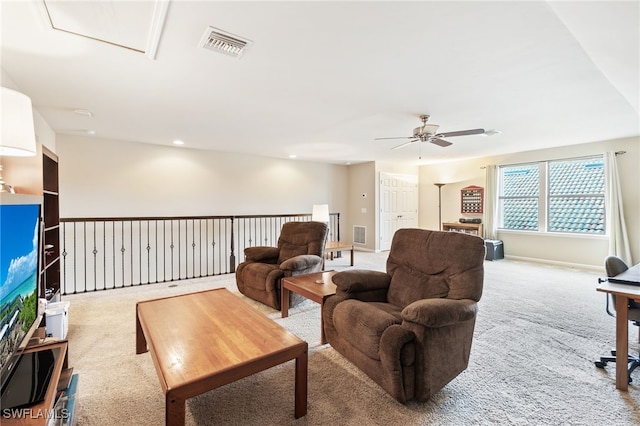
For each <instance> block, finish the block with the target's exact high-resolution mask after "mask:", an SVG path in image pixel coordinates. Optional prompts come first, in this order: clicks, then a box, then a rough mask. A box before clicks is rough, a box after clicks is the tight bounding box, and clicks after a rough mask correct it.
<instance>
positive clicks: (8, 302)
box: [0, 194, 41, 384]
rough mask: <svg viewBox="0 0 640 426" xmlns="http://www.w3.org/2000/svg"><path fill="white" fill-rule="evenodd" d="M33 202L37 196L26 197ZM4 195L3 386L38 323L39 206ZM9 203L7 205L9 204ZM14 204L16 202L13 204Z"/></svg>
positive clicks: (0, 276)
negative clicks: (22, 202) (17, 355)
mask: <svg viewBox="0 0 640 426" xmlns="http://www.w3.org/2000/svg"><path fill="white" fill-rule="evenodd" d="M25 197H26V199H30V200H33V198H37V197H27V196H25ZM20 200H23V198H20V197H16V196H11V197H8V196H6V195H5V194H3V196H2V203H1V204H0V379H1V382H2V384H4V382H5V380H6V379H7V376H8V375H10V373H11V369H12V368H13V367H14V363H15V362H16V359H17V357H16V354H18V353H19V352H20V351H21V349H24V347H25V346H26V343H27V342H28V339H29V338H30V337H31V334H32V333H33V330H35V328H37V326H38V325H39V323H40V315H39V312H38V282H39V255H40V237H41V225H40V204H36V203H29V204H21V203H20ZM8 202H10V203H8ZM16 202H17V203H16Z"/></svg>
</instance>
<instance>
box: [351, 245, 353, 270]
mask: <svg viewBox="0 0 640 426" xmlns="http://www.w3.org/2000/svg"><path fill="white" fill-rule="evenodd" d="M351 266H353V246H351Z"/></svg>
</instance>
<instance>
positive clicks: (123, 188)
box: [57, 135, 348, 226]
mask: <svg viewBox="0 0 640 426" xmlns="http://www.w3.org/2000/svg"><path fill="white" fill-rule="evenodd" d="M57 153H58V156H59V158H60V214H61V216H62V217H110V216H116V217H118V216H120V217H122V216H179V215H185V216H186V215H188V216H192V215H229V214H281V213H311V210H312V205H313V204H324V203H328V204H329V208H330V211H331V212H340V213H341V216H342V222H343V224H344V223H346V222H345V221H346V215H347V180H348V170H347V166H338V165H330V164H321V163H311V162H303V161H297V160H279V159H272V158H265V157H258V156H247V155H241V154H230V153H222V152H212V151H201V150H193V149H188V148H178V147H176V148H174V147H163V146H156V145H149V144H143V143H134V142H121V141H113V140H105V139H99V138H91V137H81V136H78V137H75V136H67V135H58V137H57ZM343 226H344V225H343Z"/></svg>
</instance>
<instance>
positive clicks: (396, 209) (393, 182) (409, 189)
mask: <svg viewBox="0 0 640 426" xmlns="http://www.w3.org/2000/svg"><path fill="white" fill-rule="evenodd" d="M417 226H418V176H414V175H399V174H393V173H380V250H389V249H390V248H391V239H392V238H393V234H395V232H396V231H397V230H398V229H400V228H415V227H417Z"/></svg>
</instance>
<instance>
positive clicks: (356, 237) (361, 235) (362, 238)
mask: <svg viewBox="0 0 640 426" xmlns="http://www.w3.org/2000/svg"><path fill="white" fill-rule="evenodd" d="M353 242H354V243H355V244H367V227H366V226H357V225H354V227H353Z"/></svg>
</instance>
